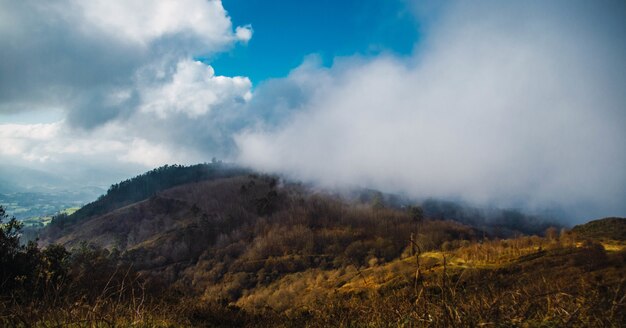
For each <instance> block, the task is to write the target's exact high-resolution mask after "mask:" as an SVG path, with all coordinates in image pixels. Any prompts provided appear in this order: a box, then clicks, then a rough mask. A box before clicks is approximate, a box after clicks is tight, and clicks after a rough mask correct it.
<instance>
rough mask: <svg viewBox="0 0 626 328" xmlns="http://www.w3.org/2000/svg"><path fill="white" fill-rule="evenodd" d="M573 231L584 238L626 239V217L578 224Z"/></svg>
mask: <svg viewBox="0 0 626 328" xmlns="http://www.w3.org/2000/svg"><path fill="white" fill-rule="evenodd" d="M572 231H573V232H575V233H576V234H578V235H579V236H581V237H582V238H592V239H609V240H616V241H626V218H604V219H599V220H593V221H589V222H587V223H585V224H581V225H577V226H575V227H574V228H572Z"/></svg>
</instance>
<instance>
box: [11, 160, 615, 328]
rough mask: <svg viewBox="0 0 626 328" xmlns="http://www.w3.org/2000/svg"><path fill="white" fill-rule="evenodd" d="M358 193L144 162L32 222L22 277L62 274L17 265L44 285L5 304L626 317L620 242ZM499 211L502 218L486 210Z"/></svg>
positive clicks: (123, 310)
mask: <svg viewBox="0 0 626 328" xmlns="http://www.w3.org/2000/svg"><path fill="white" fill-rule="evenodd" d="M357 194H359V193H357ZM360 194H361V195H360V196H357V197H354V196H349V197H344V196H341V195H338V194H334V193H329V192H324V191H319V190H317V191H316V190H313V189H310V188H308V187H306V186H304V185H302V184H299V183H294V182H289V181H285V180H281V179H279V178H278V177H275V176H271V175H263V174H258V173H254V172H251V171H249V170H245V169H241V168H237V167H234V166H229V165H225V164H221V163H212V164H202V165H199V166H192V167H180V166H167V167H163V168H159V169H155V170H153V171H150V172H147V173H145V174H142V175H139V176H137V177H135V178H132V179H129V180H127V181H125V182H122V183H120V184H116V185H114V186H112V187H111V188H110V189H109V191H108V192H107V194H106V195H104V196H102V197H101V198H100V199H98V200H97V201H95V202H93V203H91V204H89V205H87V206H85V207H83V209H81V210H80V211H78V212H76V213H79V212H81V214H79V215H75V214H76V213H75V214H74V215H70V216H59V217H56V218H55V220H54V222H53V223H51V224H50V225H49V226H47V227H46V228H45V229H44V230H43V231H42V232H41V235H40V240H39V243H40V246H41V247H43V248H42V249H43V250H42V251H39V253H37V252H36V251H33V250H32V248H31V249H30V250H28V249H25V250H24V251H23V252H24V254H43V255H41V256H43V260H41V261H42V262H41V263H43V264H42V265H43V267H44V268H46V269H45V270H44V271H43V272H45V274H43V275H42V274H41V273H39V272H41V271H37V270H41V269H36V270H35V272H36V273H37V274H34V275H33V277H55V275H58V276H60V277H63V278H62V279H60V280H58V282H57V284H56V285H55V284H53V285H52V286H54V288H53V289H52V291H50V292H46V290H47V289H46V288H50V287H47V286H50V283H49V282H47V283H46V284H44V285H43V287H37V286H41V285H40V284H41V283H38V281H41V279H42V278H36V279H35V278H32V279H34V280H32V281H33V282H30V281H31V280H29V278H28V277H29V275H28V274H27V273H24V272H22V273H20V274H19V275H18V276H19V277H22V278H20V279H22V280H20V281H25V282H28V284H26V283H20V284H17V285H16V286H17V287H13V288H17V289H18V290H22V289H23V290H24V295H35V294H36V293H40V294H41V295H42V296H41V297H39V298H36V299H33V298H32V296H23V297H24V298H23V299H19V300H18V301H16V302H17V303H16V304H15V305H14V306H13V305H10V303H7V304H9V305H5V308H6V309H9V310H11V311H15V313H18V314H20V315H21V317H16V318H18V319H19V318H24V316H23V315H22V312H20V311H23V310H20V309H23V308H24V305H23V304H31V305H30V308H32V309H39V310H38V311H40V312H37V314H36V315H31V316H30V317H28V318H33V319H30V320H33V321H27V323H28V324H30V325H33V324H35V323H37V322H41V321H42V320H44V321H45V320H52V319H50V318H54V320H57V321H56V322H59V320H61V322H73V321H79V320H83V321H85V322H92V323H93V322H99V321H97V320H107V321H103V322H108V324H109V325H111V324H113V323H115V324H117V325H120V326H125V325H131V324H134V322H139V323H141V324H143V325H145V326H209V327H212V326H251V327H257V326H263V327H265V326H268V327H269V326H272V327H274V326H279V327H291V326H312V327H328V326H342V327H343V326H377V327H378V326H388V325H392V326H403V325H404V326H432V327H447V326H481V325H487V324H489V323H492V322H499V323H502V324H505V325H528V326H536V325H544V326H561V325H570V326H580V327H584V326H619V324H618V323H620V322H623V321H624V319H626V315H625V313H624V311H620V310H619V309H618V308H617V307H620V306H622V304H623V298H622V296H621V294H620V293H621V291H622V290H623V289H622V287H621V286H622V285H623V281H624V278H625V277H626V252H625V251H624V249H625V248H626V247H625V246H626V245H624V244H623V243H621V242H613V241H606V240H604V239H597V238H595V237H593V236H592V237H589V238H588V239H582V235H581V234H580V233H579V232H574V233H570V232H562V233H561V234H559V233H558V229H556V228H554V227H551V228H549V229H547V230H546V233H545V236H537V235H529V234H526V235H524V234H522V233H523V232H528V231H524V230H523V229H525V228H526V227H531V228H532V229H537V226H541V225H544V226H545V224H546V223H545V222H540V221H533V220H534V219H530V222H525V221H524V220H526V218H527V216H525V215H524V214H522V213H519V212H516V211H513V212H508V211H505V210H502V211H494V210H489V211H480V210H478V209H477V211H478V212H477V213H474V212H473V211H471V210H468V209H467V208H465V207H456V206H455V205H453V204H452V203H443V202H435V201H427V202H424V203H422V204H415V203H413V204H411V203H407V202H408V200H406V199H403V200H401V201H399V200H398V199H397V198H394V197H392V196H390V195H384V194H381V193H379V192H376V191H371V190H365V191H362V192H360ZM420 205H421V206H420ZM485 213H496V214H497V215H500V216H497V215H495V216H493V217H489V216H487V215H486V214H485ZM503 217H508V218H512V219H510V220H508V221H507V220H505V222H494V221H493V220H496V221H497V220H498V218H503ZM451 218H452V219H455V220H452V219H451ZM529 218H532V217H529ZM456 219H459V220H460V221H463V222H459V221H457V220H456ZM536 220H539V219H538V218H536ZM509 221H510V222H509ZM607 222H608V221H607ZM611 222H613V221H611ZM620 222H621V221H620ZM611 225H612V226H613V225H614V223H611ZM515 229H521V230H515ZM503 230H506V231H504V232H502V231H503ZM514 230H515V231H517V232H516V233H517V236H516V237H507V236H510V232H511V231H514ZM532 231H536V230H530V232H532ZM499 233H501V234H499ZM501 238H502V239H501ZM585 238H586V237H585ZM57 245H61V246H57ZM31 247H32V246H31ZM60 249H67V250H69V251H70V252H69V253H67V255H63V254H66V253H63V252H64V251H61V250H60ZM59 254H60V255H59ZM24 256H26V255H24ZM37 256H39V255H37ZM59 257H60V258H61V259H59ZM22 262H25V263H30V262H32V261H30V262H29V261H22ZM35 263H36V261H35ZM50 263H53V264H54V263H56V264H55V265H52V266H51V264H50ZM42 265H39V266H36V268H39V267H42ZM7 267H9V266H7ZM59 272H60V273H59ZM0 273H1V272H0ZM24 277H26V278H24ZM37 279H39V280H37ZM46 279H48V278H46ZM44 281H48V280H45V279H44ZM29 286H35V287H37V288H39V289H37V288H35V287H29ZM20 288H22V289H20ZM29 288H31V289H32V288H35V289H34V290H31V289H29ZM46 297H50V299H49V300H47V298H46ZM8 299H10V298H8ZM58 299H61V300H63V301H62V302H60V301H58ZM29 302H30V303H29ZM137 304H140V305H137ZM80 309H89V310H80ZM81 311H83V312H81ZM11 313H13V312H11ZM59 313H62V314H63V315H60V314H59ZM81 313H82V314H81ZM55 315H56V317H55ZM59 316H60V317H59ZM4 318H12V317H11V314H10V313H9V314H7V315H6V316H4ZM59 318H62V319H59ZM100 318H105V319H100ZM18 319H16V320H18ZM0 320H2V319H0ZM21 320H23V319H21ZM94 320H96V321H94ZM0 323H2V321H0Z"/></svg>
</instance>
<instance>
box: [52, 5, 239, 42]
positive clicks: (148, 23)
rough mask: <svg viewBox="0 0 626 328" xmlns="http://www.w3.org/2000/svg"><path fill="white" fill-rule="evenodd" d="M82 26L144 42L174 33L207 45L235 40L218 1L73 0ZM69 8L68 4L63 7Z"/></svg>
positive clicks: (228, 20)
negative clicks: (78, 9)
mask: <svg viewBox="0 0 626 328" xmlns="http://www.w3.org/2000/svg"><path fill="white" fill-rule="evenodd" d="M72 4H73V5H74V6H76V7H78V8H80V11H79V13H80V14H79V17H77V20H78V21H80V22H81V26H82V27H83V28H84V29H85V30H86V32H87V33H89V32H92V31H93V30H97V31H98V32H100V33H103V34H108V35H111V36H114V37H115V38H118V39H124V40H126V41H129V42H134V43H138V44H141V45H149V44H150V43H151V42H153V41H155V40H158V39H159V38H163V37H168V36H172V35H174V34H179V33H180V34H186V35H189V34H191V35H193V36H194V37H195V38H197V39H198V40H201V41H202V43H203V46H204V47H210V48H215V47H220V46H224V45H225V44H227V43H229V42H231V41H232V39H233V36H232V32H231V23H230V19H229V18H228V16H227V14H226V11H225V10H224V8H223V6H222V2H221V1H218V0H211V1H207V0H160V1H153V0H91V1H80V0H72ZM59 9H60V10H67V7H66V6H63V7H62V8H59Z"/></svg>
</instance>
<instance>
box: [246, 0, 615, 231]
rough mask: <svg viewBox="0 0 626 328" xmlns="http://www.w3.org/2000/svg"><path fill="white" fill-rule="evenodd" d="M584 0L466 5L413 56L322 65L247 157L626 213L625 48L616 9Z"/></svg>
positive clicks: (369, 183)
mask: <svg viewBox="0 0 626 328" xmlns="http://www.w3.org/2000/svg"><path fill="white" fill-rule="evenodd" d="M577 5H579V3H577V4H573V5H572V7H568V8H567V10H565V11H557V10H555V8H553V7H552V5H539V4H532V5H529V4H517V5H510V4H498V3H491V2H489V3H488V4H486V3H481V4H480V5H478V6H477V7H474V6H473V5H469V4H467V5H465V4H463V3H457V4H455V5H453V6H451V7H450V8H448V11H447V12H446V13H445V15H444V17H442V18H441V19H442V20H441V21H439V22H438V25H434V26H432V28H431V30H429V38H428V40H426V41H425V43H424V44H423V45H422V47H421V48H419V51H417V52H416V55H415V56H414V57H413V58H410V59H408V60H405V59H397V58H394V57H391V56H382V57H378V58H374V59H370V60H367V59H359V58H352V59H351V58H347V59H343V60H342V61H339V62H338V63H336V64H335V66H334V67H333V68H332V69H331V70H330V71H327V72H326V71H325V70H320V71H324V73H323V74H325V76H327V77H329V78H328V79H327V80H326V81H325V84H324V85H322V86H317V85H315V86H313V87H311V88H308V89H306V90H305V91H304V93H305V94H315V97H311V98H310V99H309V100H307V102H306V103H305V104H303V105H300V106H301V109H300V110H296V111H293V113H295V114H293V115H292V116H291V117H290V118H289V119H286V120H285V123H284V124H281V125H279V126H278V127H271V126H270V127H269V128H268V127H267V126H265V127H264V128H262V129H255V128H250V129H249V130H248V131H246V132H244V133H241V134H239V135H238V136H237V137H236V143H237V145H238V147H239V149H240V157H239V160H240V162H241V163H244V164H247V165H251V166H254V167H257V168H260V169H264V170H269V171H275V172H285V173H287V174H288V175H290V176H293V177H296V178H301V179H305V180H308V181H315V182H318V183H321V184H323V185H325V186H330V187H336V186H366V187H374V188H381V189H383V190H387V191H391V192H398V191H401V192H406V193H409V194H410V195H413V196H418V197H431V196H434V197H453V198H457V197H460V198H462V199H465V200H467V201H471V202H475V203H482V204H496V205H499V206H530V207H539V208H542V207H550V206H553V205H555V204H556V205H558V206H560V207H562V208H563V209H564V210H566V211H569V213H570V214H572V215H574V216H576V217H577V219H579V220H580V219H582V218H585V219H588V217H584V216H585V215H592V216H600V215H618V214H621V215H623V214H624V212H626V207H625V206H626V205H625V204H626V203H625V202H624V200H625V198H624V197H625V195H626V172H625V171H624V170H623V167H624V165H626V148H624V145H623V142H621V140H626V135H625V130H624V128H623V127H624V126H626V117H625V115H626V114H625V113H624V111H623V109H624V108H626V98H625V97H624V94H623V91H621V90H619V88H616V86H617V85H621V86H623V85H625V83H626V81H625V80H624V76H626V75H621V73H620V74H614V73H611V72H615V71H616V70H617V71H618V72H622V73H623V72H624V66H623V64H622V61H623V57H622V58H620V56H619V55H618V54H619V53H621V54H624V47H623V42H621V41H619V39H607V38H610V35H615V34H608V33H606V30H604V29H603V27H607V26H608V28H614V26H612V25H611V24H613V23H615V22H616V21H617V20H619V19H620V17H615V16H614V15H613V16H612V14H611V13H610V11H611V10H610V8H600V9H598V8H595V7H594V8H593V10H580V8H577V7H576V6H577ZM594 10H595V12H594ZM618 16H619V15H618ZM621 18H623V13H622V17H621ZM611 19H613V21H611ZM576 24H578V25H576ZM618 24H619V26H623V21H622V23H619V22H618ZM615 41H618V43H617V44H616V43H615ZM308 69H310V68H308ZM306 76H309V77H310V78H311V79H315V78H316V74H307V75H305V77H304V78H306ZM302 78H303V76H302V75H293V76H290V77H288V78H287V79H286V81H285V82H284V83H292V84H297V85H303V83H302V81H301V79H302ZM290 81H291V82H290ZM259 96H260V95H259V94H257V95H255V97H259Z"/></svg>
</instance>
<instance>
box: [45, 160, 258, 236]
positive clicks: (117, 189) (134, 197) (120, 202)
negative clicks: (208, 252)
mask: <svg viewBox="0 0 626 328" xmlns="http://www.w3.org/2000/svg"><path fill="white" fill-rule="evenodd" d="M249 172H250V171H249V170H247V169H244V168H241V167H237V166H233V165H228V164H223V163H221V162H216V163H211V164H197V165H192V166H181V165H165V166H162V167H159V168H156V169H154V170H152V171H148V172H146V173H144V174H141V175H138V176H136V177H134V178H131V179H128V180H125V181H122V182H120V183H117V184H114V185H112V186H111V187H110V188H109V190H108V191H107V193H106V194H105V195H102V196H100V197H99V198H98V199H97V200H96V201H94V202H92V203H89V204H87V205H85V206H83V207H82V208H81V209H80V210H78V211H76V212H75V213H73V214H72V215H70V216H68V217H65V216H62V217H60V218H57V219H56V220H53V222H52V223H53V224H56V225H60V226H66V225H71V224H74V223H76V222H78V221H81V220H84V219H86V218H89V217H94V216H99V215H103V214H105V213H108V212H111V211H114V210H116V209H118V208H122V207H124V206H126V205H129V204H132V203H135V202H138V201H141V200H145V199H147V198H149V197H151V196H153V195H155V194H156V193H157V192H159V191H162V190H165V189H168V188H172V187H174V186H178V185H182V184H186V183H192V182H199V181H205V180H213V179H219V178H223V177H231V176H236V175H242V174H246V173H249Z"/></svg>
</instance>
